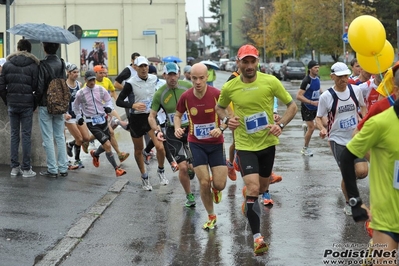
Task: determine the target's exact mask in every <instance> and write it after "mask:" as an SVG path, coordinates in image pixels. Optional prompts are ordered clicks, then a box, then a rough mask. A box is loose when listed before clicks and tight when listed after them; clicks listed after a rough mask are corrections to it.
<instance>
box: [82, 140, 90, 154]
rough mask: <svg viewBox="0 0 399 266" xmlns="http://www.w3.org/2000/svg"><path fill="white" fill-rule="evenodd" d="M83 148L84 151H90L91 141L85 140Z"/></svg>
mask: <svg viewBox="0 0 399 266" xmlns="http://www.w3.org/2000/svg"><path fill="white" fill-rule="evenodd" d="M82 149H83V151H84V153H86V154H87V153H89V142H83V143H82Z"/></svg>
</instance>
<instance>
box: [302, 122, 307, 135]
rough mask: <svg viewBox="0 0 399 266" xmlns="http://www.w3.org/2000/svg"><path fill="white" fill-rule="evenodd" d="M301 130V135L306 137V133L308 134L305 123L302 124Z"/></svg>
mask: <svg viewBox="0 0 399 266" xmlns="http://www.w3.org/2000/svg"><path fill="white" fill-rule="evenodd" d="M302 130H303V135H304V136H305V135H306V132H308V125H306V123H303V124H302Z"/></svg>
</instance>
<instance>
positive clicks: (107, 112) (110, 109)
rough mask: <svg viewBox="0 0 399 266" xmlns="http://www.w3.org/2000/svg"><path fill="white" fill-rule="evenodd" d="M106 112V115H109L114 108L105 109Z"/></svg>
mask: <svg viewBox="0 0 399 266" xmlns="http://www.w3.org/2000/svg"><path fill="white" fill-rule="evenodd" d="M104 111H105V113H106V114H109V113H111V112H112V108H111V107H104Z"/></svg>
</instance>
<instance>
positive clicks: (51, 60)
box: [36, 42, 68, 177]
mask: <svg viewBox="0 0 399 266" xmlns="http://www.w3.org/2000/svg"><path fill="white" fill-rule="evenodd" d="M59 47H60V44H59V43H47V42H44V43H43V49H44V52H45V54H46V56H45V58H44V59H43V60H41V61H40V66H39V85H38V90H37V92H36V95H37V101H38V104H39V124H40V129H41V131H42V139H43V146H44V150H45V151H46V155H47V170H46V171H42V172H40V175H43V176H47V177H57V176H58V173H59V174H60V175H61V176H67V175H68V157H67V152H66V146H65V135H64V128H65V125H64V115H63V114H60V115H53V114H49V113H48V111H47V89H48V85H49V83H50V81H51V79H52V74H53V78H63V79H66V71H65V65H64V61H63V60H62V59H60V58H59V57H58V56H57V55H56V52H57V50H58V49H59ZM46 65H47V66H48V68H47V67H46ZM47 69H52V72H53V73H49V72H48V71H47ZM54 142H55V144H56V145H57V156H56V154H55V147H54Z"/></svg>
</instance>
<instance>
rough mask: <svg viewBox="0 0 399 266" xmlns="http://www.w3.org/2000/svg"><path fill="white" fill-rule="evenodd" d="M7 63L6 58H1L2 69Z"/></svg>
mask: <svg viewBox="0 0 399 266" xmlns="http://www.w3.org/2000/svg"><path fill="white" fill-rule="evenodd" d="M5 62H6V59H5V58H0V66H1V67H2V66H3V65H4V63H5Z"/></svg>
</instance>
